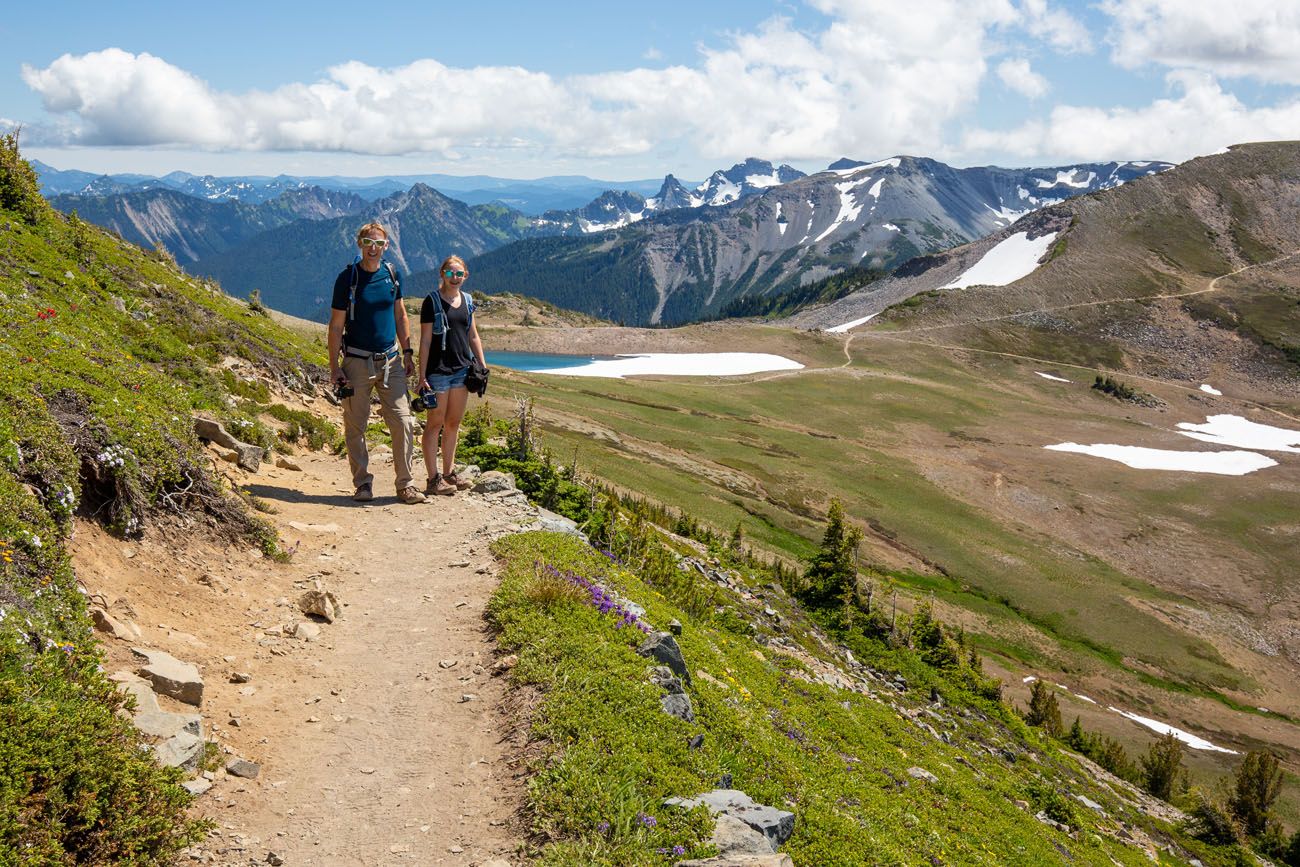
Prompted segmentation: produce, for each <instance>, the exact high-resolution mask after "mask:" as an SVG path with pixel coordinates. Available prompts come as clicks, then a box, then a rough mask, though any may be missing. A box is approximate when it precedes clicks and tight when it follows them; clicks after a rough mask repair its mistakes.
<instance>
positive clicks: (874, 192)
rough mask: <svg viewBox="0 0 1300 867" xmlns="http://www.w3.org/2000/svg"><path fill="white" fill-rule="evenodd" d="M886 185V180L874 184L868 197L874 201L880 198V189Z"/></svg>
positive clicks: (868, 192) (882, 179) (868, 191)
mask: <svg viewBox="0 0 1300 867" xmlns="http://www.w3.org/2000/svg"><path fill="white" fill-rule="evenodd" d="M884 185H885V179H884V178H881V179H880V180H878V181H876V182H875V183H874V184H872V185H871V189H869V190H867V195H868V196H871V198H873V199H878V198H880V188H881V187H883V186H884Z"/></svg>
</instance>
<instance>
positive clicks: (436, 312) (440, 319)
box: [429, 289, 474, 352]
mask: <svg viewBox="0 0 1300 867" xmlns="http://www.w3.org/2000/svg"><path fill="white" fill-rule="evenodd" d="M460 298H461V301H462V302H463V303H464V304H465V309H466V311H468V313H469V324H470V325H473V324H474V296H473V295H471V294H469V293H468V292H466V291H465V290H464V289H462V290H460ZM429 301H430V302H431V303H432V305H433V333H434V334H436V335H439V336H440V337H441V338H442V351H443V352H446V351H447V314H446V313H444V312H443V309H442V298H441V296H440V295H439V294H438V292H437V291H436V290H435V291H433V292H430V293H429Z"/></svg>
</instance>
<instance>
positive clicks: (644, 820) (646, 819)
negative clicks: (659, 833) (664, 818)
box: [636, 813, 659, 828]
mask: <svg viewBox="0 0 1300 867" xmlns="http://www.w3.org/2000/svg"><path fill="white" fill-rule="evenodd" d="M636 820H637V821H638V822H640V823H641V824H642V825H644V826H646V827H647V828H653V827H654V826H655V825H658V824H659V820H658V819H656V818H655V817H654V816H650V815H648V814H646V813H637V814H636Z"/></svg>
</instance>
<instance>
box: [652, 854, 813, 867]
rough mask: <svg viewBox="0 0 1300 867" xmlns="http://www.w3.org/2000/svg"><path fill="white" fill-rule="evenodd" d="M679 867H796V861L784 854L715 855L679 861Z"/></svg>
mask: <svg viewBox="0 0 1300 867" xmlns="http://www.w3.org/2000/svg"><path fill="white" fill-rule="evenodd" d="M677 867H794V861H793V860H791V858H790V856H789V855H787V854H785V853H784V852H780V853H775V854H772V855H715V856H714V857H712V858H697V859H695V860H692V861H678V862H677Z"/></svg>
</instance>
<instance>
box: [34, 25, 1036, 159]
mask: <svg viewBox="0 0 1300 867" xmlns="http://www.w3.org/2000/svg"><path fill="white" fill-rule="evenodd" d="M812 2H813V4H814V5H815V6H816V7H817V8H818V9H820V10H821V11H823V12H825V13H827V15H828V16H830V17H831V18H832V23H831V24H830V25H829V26H828V27H827V28H826V29H825V30H824V31H822V32H820V33H810V34H806V33H802V32H799V31H796V30H794V29H793V28H792V27H791V26H790V25H789V23H788V22H786V21H784V20H782V19H774V20H772V21H770V22H768V23H767V24H766V25H764V26H763V27H761V28H760V29H758V30H757V31H755V32H750V33H742V34H737V35H734V36H732V37H731V38H730V39H729V41H728V43H727V44H725V45H724V46H721V47H717V48H713V49H704V50H702V51H701V57H700V62H699V63H698V64H696V65H694V66H690V67H688V66H681V65H678V66H670V67H667V68H659V69H650V68H641V69H634V70H630V71H618V72H609V73H602V74H596V75H584V76H572V77H568V78H557V77H553V76H550V75H548V74H546V73H541V72H533V71H530V70H526V69H523V68H519V67H504V66H485V67H475V68H471V69H457V68H452V67H448V66H445V65H443V64H441V63H439V62H437V61H434V60H419V61H416V62H414V63H411V64H409V65H407V66H402V67H397V68H392V69H380V68H376V67H372V66H368V65H366V64H363V63H359V62H350V63H344V64H341V65H339V66H335V67H332V68H330V69H329V70H327V73H326V76H325V77H324V78H323V79H321V80H318V81H315V82H312V83H294V84H288V85H284V86H281V87H278V88H276V89H274V90H268V91H252V92H247V93H232V92H225V91H221V90H218V89H216V88H214V87H212V86H211V85H210V84H208V83H207V82H205V81H203V80H201V79H199V78H198V77H196V76H194V75H193V74H191V73H190V72H188V71H186V70H184V69H181V68H179V67H177V66H175V65H173V64H171V63H169V62H167V61H166V60H164V59H162V58H159V57H155V56H153V55H150V54H132V53H129V52H127V51H123V50H120V49H117V48H110V49H106V50H103V51H96V52H92V53H88V54H83V55H64V56H63V57H60V58H58V59H57V60H55V61H54V62H53V63H51V64H50V65H49V66H47V67H45V68H40V69H38V68H32V67H30V66H24V67H23V71H22V74H23V79H24V81H26V83H27V84H28V86H29V87H31V88H32V89H33V90H34V91H35V92H36V93H37V94H38V95H39V96H40V97H41V99H42V100H43V103H44V106H45V108H46V109H47V110H48V111H49V112H52V113H54V114H56V115H62V116H63V119H64V120H66V121H68V122H66V123H64V124H62V125H61V126H59V127H54V126H43V127H42V130H44V131H45V132H46V135H45V139H46V140H45V142H44V143H46V144H53V143H61V144H72V145H99V146H106V145H130V146H135V145H147V146H155V147H156V146H165V145H171V146H181V147H199V148H207V149H212V150H246V151H259V150H303V151H354V152H361V153H372V154H409V153H441V154H453V153H456V152H458V151H460V150H462V149H467V148H488V149H498V150H504V149H510V148H531V149H535V150H537V151H538V152H539V153H542V152H545V153H547V154H551V155H556V154H562V155H568V156H580V157H593V156H622V155H633V154H641V153H647V152H649V151H651V150H653V149H654V148H656V147H659V146H661V145H662V144H664V143H665V142H667V141H673V140H677V141H682V142H688V143H689V144H690V146H691V148H692V149H694V150H696V151H697V152H698V153H699V154H701V155H702V156H705V157H717V158H734V157H737V156H740V155H749V154H757V155H762V156H766V157H769V158H774V159H775V158H779V159H795V160H798V159H821V158H824V157H826V156H828V155H840V154H843V153H853V154H864V155H880V154H887V153H896V152H901V151H914V152H915V151H921V152H930V151H933V149H934V147H935V143H936V142H938V141H940V140H941V139H942V137H943V136H942V134H943V128H944V126H945V124H946V123H947V122H948V121H949V120H951V119H952V118H954V117H956V116H957V115H959V114H961V113H962V112H963V111H965V110H966V109H967V108H969V107H970V106H971V105H973V104H974V102H975V101H976V99H977V98H978V92H979V86H980V83H981V81H982V79H983V77H984V75H985V74H986V72H987V66H986V62H985V57H986V55H987V54H989V53H990V51H991V49H990V47H989V45H988V33H989V31H990V30H991V29H992V28H994V27H998V26H1013V25H1015V23H1016V21H1017V15H1016V11H1015V9H1014V7H1012V6H1011V5H1010V2H1009V0H972V2H959V0H924V5H926V6H927V13H926V14H917V10H916V9H915V8H914V6H915V4H914V5H913V6H912V7H908V8H901V7H899V6H898V4H896V3H895V2H892V0H889V2H886V0H812ZM54 129H59V130H60V133H59V135H58V136H57V137H56V136H54V135H53V134H49V131H50V130H54ZM37 144H40V142H38V143H37Z"/></svg>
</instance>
